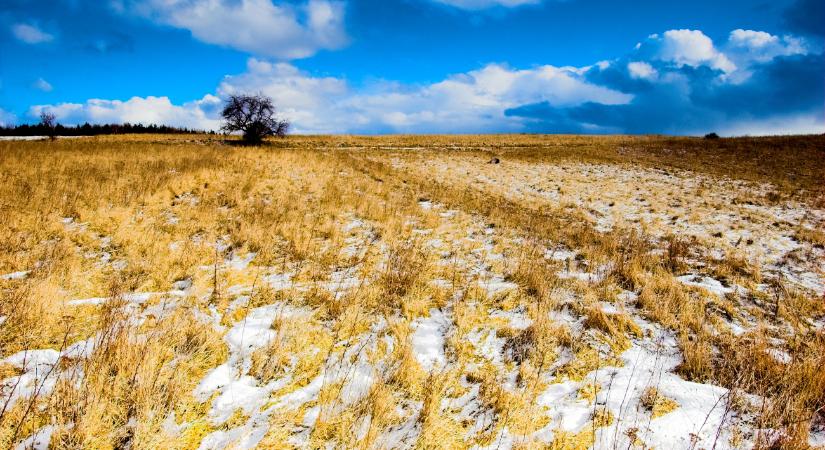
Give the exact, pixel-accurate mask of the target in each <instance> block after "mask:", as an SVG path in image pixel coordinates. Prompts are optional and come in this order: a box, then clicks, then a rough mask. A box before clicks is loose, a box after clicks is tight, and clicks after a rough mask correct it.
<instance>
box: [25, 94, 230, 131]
mask: <svg viewBox="0 0 825 450" xmlns="http://www.w3.org/2000/svg"><path fill="white" fill-rule="evenodd" d="M220 102H221V101H220V99H218V98H217V97H215V96H213V95H207V96H205V97H204V98H202V99H201V100H197V101H194V102H189V103H185V104H183V105H180V106H178V105H174V104H172V102H171V101H170V100H169V98H168V97H151V96H150V97H145V98H144V97H132V98H131V99H129V100H127V101H120V100H100V99H91V100H88V101H86V103H61V104H58V105H36V106H32V107H31V108H30V109H29V115H30V116H32V117H37V116H38V115H40V113H41V112H43V111H49V112H51V113H52V114H54V115H55V116H56V117H57V120H58V122H60V123H63V124H66V125H74V124H82V123H84V122H90V123H125V122H129V123H134V124H137V123H141V124H144V125H150V124H156V125H172V126H177V127H189V128H200V129H217V128H218V127H219V126H220V123H219V121H217V120H216V119H215V114H214V110H215V108H216V107H217V106H218V105H220Z"/></svg>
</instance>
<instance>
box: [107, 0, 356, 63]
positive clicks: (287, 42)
mask: <svg viewBox="0 0 825 450" xmlns="http://www.w3.org/2000/svg"><path fill="white" fill-rule="evenodd" d="M116 5H118V6H117V7H116V8H115V9H116V10H121V11H124V12H127V11H133V12H136V13H138V14H140V15H142V16H145V17H149V18H151V19H153V20H155V21H157V22H159V23H163V24H166V25H170V26H173V27H176V28H182V29H186V30H189V31H190V32H191V33H192V36H194V37H195V38H196V39H198V40H201V41H203V42H207V43H210V44H217V45H223V46H226V47H231V48H235V49H238V50H243V51H247V52H250V53H254V54H257V55H263V56H269V57H274V58H281V59H295V58H305V57H308V56H311V55H313V54H315V53H316V52H318V51H319V50H322V49H336V48H339V47H342V46H343V45H345V44H346V42H347V35H346V32H345V31H344V4H343V3H342V2H340V1H332V0H308V1H305V2H303V3H297V4H296V3H294V2H287V1H279V2H277V3H273V2H272V1H271V0H126V2H125V3H123V2H121V3H116Z"/></svg>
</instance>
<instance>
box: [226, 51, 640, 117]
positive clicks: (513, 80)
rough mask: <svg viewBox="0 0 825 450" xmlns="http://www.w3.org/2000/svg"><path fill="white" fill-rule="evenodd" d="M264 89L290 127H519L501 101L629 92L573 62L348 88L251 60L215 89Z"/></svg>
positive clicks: (568, 102)
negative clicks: (589, 77)
mask: <svg viewBox="0 0 825 450" xmlns="http://www.w3.org/2000/svg"><path fill="white" fill-rule="evenodd" d="M233 92H262V93H264V94H266V95H269V96H271V97H272V98H273V99H274V100H275V103H276V104H277V105H278V106H279V108H280V110H281V111H282V113H283V114H284V116H286V117H287V118H288V119H290V120H291V121H292V122H293V123H294V128H295V130H296V131H298V132H311V133H328V132H359V131H361V132H364V131H373V132H374V131H384V132H445V133H448V132H471V131H478V132H483V131H488V132H492V131H502V130H513V131H516V130H520V129H521V128H522V122H521V119H518V118H513V117H506V116H505V114H504V111H505V110H506V109H508V108H511V107H515V106H519V105H523V104H526V103H539V102H548V103H550V104H552V105H555V106H572V105H577V104H581V103H584V102H587V101H596V102H601V103H605V104H620V103H626V102H629V101H630V100H631V98H632V97H631V96H630V95H627V94H622V93H619V92H616V91H613V90H610V89H607V88H604V87H600V86H596V85H593V84H590V83H587V82H586V81H584V80H583V78H582V77H581V76H580V73H579V70H578V69H574V68H558V67H553V66H542V67H537V68H535V69H528V70H513V69H509V68H507V67H504V66H500V65H496V64H490V65H487V66H485V67H483V68H482V69H479V70H475V71H471V72H467V73H463V74H459V75H454V76H451V77H448V78H447V79H445V80H443V81H440V82H438V83H434V84H428V85H422V86H417V85H403V84H398V83H391V82H384V83H377V84H374V85H370V86H366V87H364V88H361V89H353V88H352V87H350V86H349V85H348V84H347V83H346V82H344V81H343V80H340V79H337V78H329V77H325V78H318V77H312V76H311V75H308V74H306V73H303V72H301V71H299V70H298V69H296V68H295V67H293V66H291V65H289V64H285V63H281V64H270V63H266V62H261V61H258V60H255V59H251V60H250V61H249V64H248V70H247V72H246V73H244V74H242V75H238V76H233V77H227V78H226V79H225V80H224V82H223V83H221V85H220V87H219V89H218V93H219V95H225V94H227V93H233Z"/></svg>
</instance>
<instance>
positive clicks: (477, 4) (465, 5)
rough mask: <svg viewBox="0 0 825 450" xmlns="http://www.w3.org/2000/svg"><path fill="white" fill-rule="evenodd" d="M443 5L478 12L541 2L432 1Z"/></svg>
mask: <svg viewBox="0 0 825 450" xmlns="http://www.w3.org/2000/svg"><path fill="white" fill-rule="evenodd" d="M433 1H435V2H438V3H442V4H445V5H450V6H454V7H456V8H461V9H467V10H479V9H486V8H492V7H495V6H500V7H504V8H514V7H516V6H522V5H534V4H537V3H541V1H542V0H433Z"/></svg>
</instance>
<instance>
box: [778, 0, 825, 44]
mask: <svg viewBox="0 0 825 450" xmlns="http://www.w3.org/2000/svg"><path fill="white" fill-rule="evenodd" d="M785 24H786V25H787V27H788V29H790V30H791V31H793V32H795V33H799V34H807V35H812V36H819V37H825V1H823V0H797V1H796V3H794V4H793V5H791V6H790V7H789V8H788V9H787V10H786V11H785Z"/></svg>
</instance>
